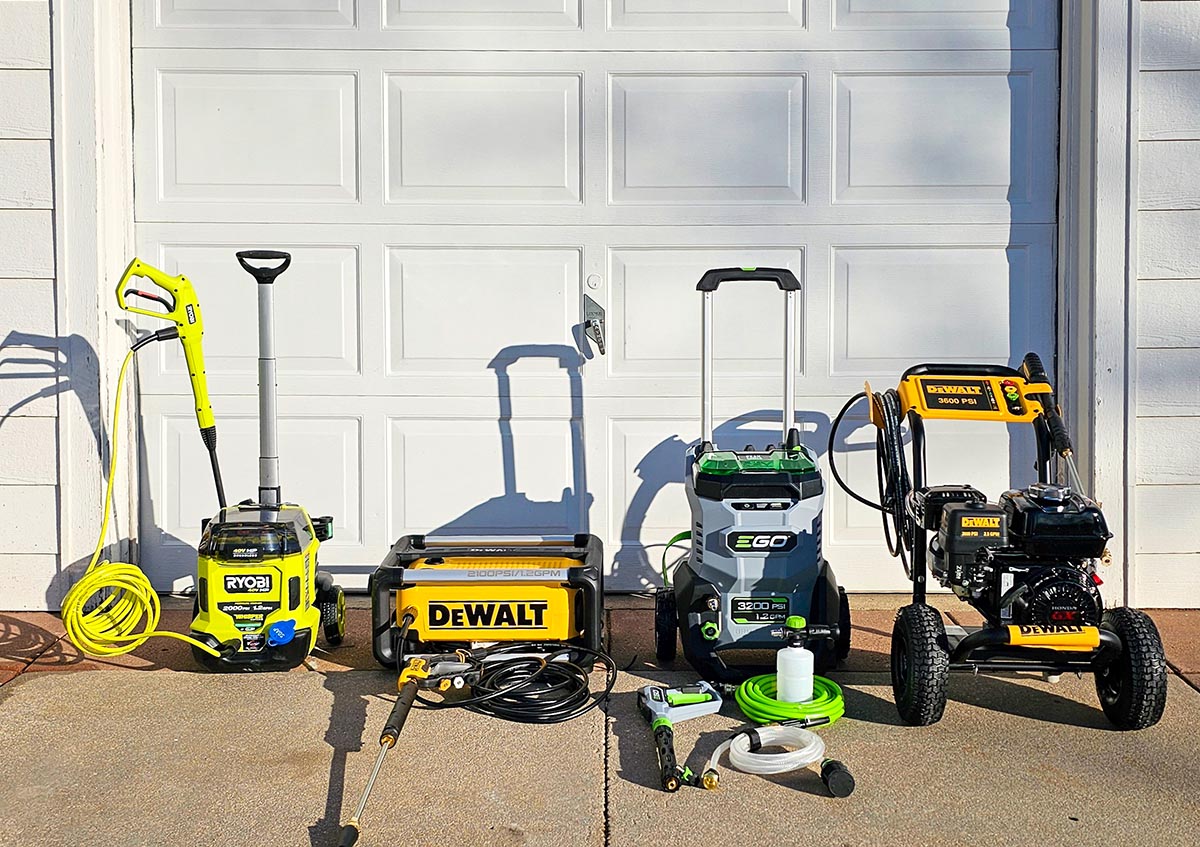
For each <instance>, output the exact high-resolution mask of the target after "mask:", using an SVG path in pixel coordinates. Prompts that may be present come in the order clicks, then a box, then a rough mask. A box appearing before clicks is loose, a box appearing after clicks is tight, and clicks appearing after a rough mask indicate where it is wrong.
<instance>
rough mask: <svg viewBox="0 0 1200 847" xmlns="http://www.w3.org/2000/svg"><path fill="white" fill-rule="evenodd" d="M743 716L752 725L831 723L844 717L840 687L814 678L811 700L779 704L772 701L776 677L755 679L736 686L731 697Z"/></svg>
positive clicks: (844, 711)
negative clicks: (811, 720) (808, 721)
mask: <svg viewBox="0 0 1200 847" xmlns="http://www.w3.org/2000/svg"><path fill="white" fill-rule="evenodd" d="M734 697H735V698H736V699H737V704H738V706H739V707H740V708H741V710H742V714H744V715H745V716H746V717H748V718H749V719H750V720H752V721H754V722H755V723H760V724H767V723H778V722H779V721H790V720H804V719H805V718H829V723H833V722H834V721H836V720H837V719H838V718H840V717H841V716H842V715H844V714H845V713H846V701H845V700H844V699H843V697H842V689H841V687H840V686H839V685H838V684H837V683H836V682H834V681H833V680H830V679H826V678H825V677H823V676H814V677H813V699H811V700H808V701H805V702H804V703H781V702H779V701H778V700H776V699H775V674H773V673H767V674H762V675H760V676H754V677H751V678H750V679H748V680H746V681H745V682H743V683H742V684H741V685H739V686H738V689H737V692H736V693H735V694H734Z"/></svg>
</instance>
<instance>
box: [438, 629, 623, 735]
mask: <svg viewBox="0 0 1200 847" xmlns="http://www.w3.org/2000/svg"><path fill="white" fill-rule="evenodd" d="M469 661H470V662H471V663H472V664H475V665H476V666H477V668H478V670H479V678H478V681H476V682H474V683H472V685H471V691H472V695H473V696H471V697H467V698H465V699H446V700H430V699H428V698H425V697H422V696H420V695H417V700H418V702H420V703H421V705H423V706H425V707H426V708H429V709H469V710H470V711H472V712H479V713H480V714H484V715H491V716H493V717H497V718H501V719H502V720H506V721H513V722H515V723H529V724H552V723H562V722H563V721H569V720H573V719H574V718H577V717H579V716H580V715H585V714H587V713H588V712H590V711H591V710H592V709H595V708H597V707H598V706H599V705H600V704H601V703H603V702H604V701H605V700H606V699H607V698H608V695H609V694H610V693H611V692H612V689H613V686H614V685H615V684H616V681H617V665H616V662H614V661H613V660H612V658H611V657H610V656H609V655H608V654H607V653H601V652H599V651H597V650H589V649H588V648H586V647H579V646H573V645H562V644H510V645H505V646H501V647H492V648H489V649H488V650H486V651H484V652H483V654H482V655H480V656H476V657H472V658H470V659H469ZM596 663H598V664H602V665H604V670H605V686H604V690H603V691H600V692H598V693H596V694H593V693H592V691H591V689H590V688H589V687H588V674H589V673H590V672H591V669H592V666H593V664H596Z"/></svg>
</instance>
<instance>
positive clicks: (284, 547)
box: [62, 250, 345, 670]
mask: <svg viewBox="0 0 1200 847" xmlns="http://www.w3.org/2000/svg"><path fill="white" fill-rule="evenodd" d="M237 258H238V261H239V262H240V263H241V265H242V267H243V268H245V269H246V270H247V271H249V272H250V273H251V274H252V275H253V276H254V277H255V279H256V280H257V281H258V283H259V285H258V302H259V424H260V433H261V442H262V457H261V458H260V460H259V468H260V472H261V482H260V486H259V497H258V502H257V503H255V502H252V501H250V500H247V501H245V502H243V503H240V504H238V505H237V506H227V505H226V500H225V489H224V484H223V483H222V480H221V469H220V464H219V463H218V461H217V428H216V423H215V420H214V418H213V413H212V406H211V404H210V402H209V398H208V384H207V375H206V372H205V366H204V353H203V347H202V343H201V341H202V338H203V336H204V321H203V317H202V314H201V311H200V303H199V300H198V299H197V297H196V292H195V290H194V288H193V287H192V284H191V282H190V281H189V280H188V279H187V277H186V276H183V275H179V276H170V275H169V274H166V273H164V272H163V271H161V270H159V269H157V268H154V267H152V266H150V265H148V264H146V263H145V262H142V261H141V260H139V259H134V260H133V261H132V262H130V263H129V266H128V267H127V268H126V269H125V273H124V274H123V275H122V276H121V280H120V282H119V283H118V284H117V291H116V296H117V304H118V305H119V306H120V307H121V308H122V309H123V310H125V311H128V312H131V313H133V314H138V315H144V316H146V317H150V318H154V319H157V320H166V321H170V322H171V324H172V326H169V327H166V328H165V329H160V330H158V331H157V332H152V333H149V334H147V335H144V336H142V337H141V338H139V339H138V340H137V341H136V342H135V343H134V344H133V346H132V348H131V349H130V351H129V353H128V355H127V356H126V357H125V361H124V362H123V363H122V365H121V370H120V375H119V376H118V378H117V391H116V397H115V403H114V405H115V410H114V412H113V428H112V431H113V433H114V440H113V447H112V450H111V454H112V455H111V459H110V462H111V464H110V468H109V474H108V485H107V488H106V491H105V499H104V517H103V520H102V526H101V530H100V538H99V539H98V541H97V543H96V550H95V552H94V553H93V555H92V560H91V563H90V564H89V566H88V569H87V571H86V572H85V573H84V574H83V576H82V578H81V579H80V580H79V581H78V582H77V583H75V584H74V585H73V586H72V587H71V590H70V591H69V592H68V594H67V596H66V598H65V599H64V600H63V608H62V615H63V622H64V624H65V627H66V630H67V635H68V637H70V639H71V641H72V642H73V643H74V644H75V645H76V646H77V647H78V648H79V649H80V650H82V651H83V652H85V653H87V654H89V655H93V656H114V655H119V654H122V653H128V652H129V651H131V650H134V649H136V648H137V647H138V646H140V645H141V644H143V643H144V642H145V641H146V639H147V638H150V637H154V636H164V637H170V638H177V639H181V640H183V641H186V642H188V643H189V644H190V645H191V648H192V653H193V655H194V656H195V658H196V660H197V661H198V662H200V663H201V664H202V665H204V666H205V667H208V668H209V669H212V670H239V669H241V670H260V669H283V668H290V667H295V666H296V665H298V664H300V663H301V662H302V661H303V660H304V659H305V657H306V656H308V654H309V652H310V651H311V650H312V648H313V646H314V645H315V643H316V638H317V632H318V630H320V631H322V632H323V634H324V636H325V640H326V642H327V643H329V644H331V645H332V644H337V643H339V642H340V641H341V640H342V637H343V635H344V633H345V598H344V596H343V594H342V590H341V588H339V587H338V586H337V585H334V583H333V580H332V578H331V577H330V576H329V575H328V574H324V573H321V572H319V571H318V570H317V550H318V547H319V545H320V542H321V541H325V540H327V539H328V538H329V537H331V535H332V523H333V519H332V518H330V517H320V518H314V519H310V518H309V516H308V513H307V512H306V511H305V510H304V509H303V508H302V507H300V506H296V505H293V504H284V503H282V502H281V500H280V496H279V470H278V464H279V459H278V453H277V450H276V435H275V433H276V414H275V353H274V349H275V347H274V325H273V301H272V296H271V295H272V283H274V281H275V279H276V278H277V277H278V276H279V275H280V274H281V273H283V272H284V270H286V269H287V266H288V264H289V263H290V262H291V257H290V256H289V255H288V254H286V253H279V252H276V251H267V250H258V251H245V252H242V253H239V254H237ZM249 260H254V261H278V262H279V264H277V265H274V266H271V267H259V266H255V265H252V264H250V262H249ZM134 278H145V279H148V280H150V281H151V282H152V283H154V285H156V286H157V287H158V288H159V289H160V290H161V293H156V292H153V291H144V290H141V289H139V288H135V287H131V283H132V281H133V280H134ZM130 297H137V298H139V299H142V300H146V301H148V302H150V303H156V304H158V305H160V306H162V307H163V309H164V311H156V310H153V309H144V308H139V307H136V306H133V305H130V303H129V299H128V298H130ZM175 338H178V339H179V341H180V343H181V344H182V345H183V353H184V360H185V362H186V364H187V369H188V376H189V378H190V380H191V386H192V395H193V398H194V399H195V406H196V422H197V423H198V424H199V427H200V434H201V437H202V439H203V441H204V445H205V448H206V449H207V451H208V454H209V459H210V463H211V465H212V471H213V480H214V483H215V485H216V492H217V502H218V504H219V506H220V512H219V513H218V515H217V517H216V518H214V519H212V520H206V521H204V524H203V529H202V534H201V538H200V546H199V558H198V562H197V571H198V573H197V581H196V599H195V605H194V620H193V621H192V626H191V634H190V635H183V634H181V633H176V632H169V631H164V630H159V629H158V628H157V627H158V620H159V614H160V605H159V599H158V595H157V593H156V592H155V591H154V588H153V586H152V585H151V584H150V581H149V579H147V578H146V575H145V574H144V573H143V572H142V571H141V569H139V568H138V567H137V566H136V565H133V564H129V563H124V562H110V561H107V560H105V561H101V559H100V556H101V553H102V551H103V549H104V544H105V540H106V537H107V531H108V519H109V515H110V513H111V506H112V490H113V481H114V479H115V477H116V466H117V450H116V441H115V433H117V432H118V431H119V426H118V425H119V421H120V409H121V393H122V389H123V387H124V382H125V374H126V371H127V370H128V367H129V363H130V362H131V361H132V359H133V356H134V354H135V352H136V351H137V350H139V349H141V348H142V347H144V346H146V345H147V344H150V343H152V342H155V341H167V340H171V339H175Z"/></svg>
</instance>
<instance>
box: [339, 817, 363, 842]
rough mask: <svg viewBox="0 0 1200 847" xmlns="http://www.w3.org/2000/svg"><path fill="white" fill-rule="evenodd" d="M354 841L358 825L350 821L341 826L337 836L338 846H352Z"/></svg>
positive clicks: (356, 838) (356, 839)
mask: <svg viewBox="0 0 1200 847" xmlns="http://www.w3.org/2000/svg"><path fill="white" fill-rule="evenodd" d="M356 841H358V827H356V826H355V825H354V824H351V823H348V824H346V825H345V826H344V827H342V832H341V835H340V836H339V837H338V847H354V843H355V842H356Z"/></svg>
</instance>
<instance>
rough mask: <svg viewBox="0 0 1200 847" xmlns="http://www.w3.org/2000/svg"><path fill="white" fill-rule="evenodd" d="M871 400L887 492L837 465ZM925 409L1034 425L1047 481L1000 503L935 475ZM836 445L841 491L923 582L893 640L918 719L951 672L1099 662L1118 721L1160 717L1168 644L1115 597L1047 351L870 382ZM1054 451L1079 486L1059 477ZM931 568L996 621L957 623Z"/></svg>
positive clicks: (938, 697) (900, 701)
mask: <svg viewBox="0 0 1200 847" xmlns="http://www.w3.org/2000/svg"><path fill="white" fill-rule="evenodd" d="M864 397H865V398H866V399H867V400H868V401H869V405H870V417H871V422H872V423H873V424H874V425H875V426H876V427H877V429H878V432H877V434H876V454H877V460H878V467H879V502H878V503H876V502H872V501H871V500H869V499H868V498H866V497H863V496H861V495H860V494H858V493H856V492H854V491H852V490H851V489H850V488H849V487H848V486H847V485H846V483H845V482H844V481H843V480H842V478H841V476H840V475H839V474H838V472H837V467H836V465H834V463H833V458H834V453H833V450H834V443H835V439H836V437H837V432H838V429H839V428H840V426H841V423H842V419H843V418H844V417H845V415H846V413H847V412H848V411H849V410H850V408H851V407H852V406H854V405H855V404H856V403H857V402H859V401H860V400H862V399H863V398H864ZM926 420H960V421H989V422H995V423H1006V424H1031V425H1032V427H1033V431H1034V436H1035V439H1036V443H1037V460H1036V463H1035V469H1036V474H1037V482H1035V483H1033V484H1031V485H1029V486H1027V487H1026V488H1023V489H1015V490H1011V491H1007V492H1005V493H1003V494H1001V495H1000V498H999V501H998V502H996V503H991V502H988V499H987V496H986V495H985V494H984V493H983V492H981V491H979V490H978V489H975V488H973V487H971V486H970V485H929V484H928V483H927V481H926V469H925V421H926ZM904 424H907V429H908V435H909V436H910V438H911V447H910V448H909V449H908V450H906V449H905V438H904V431H903V428H902V427H903V425H904ZM829 456H830V465H831V467H832V468H833V472H834V477H835V478H836V479H837V481H838V483H839V484H840V485H841V486H842V488H844V489H845V490H846V492H847V493H848V494H849V495H850V496H851V497H853V498H854V499H855V500H857V501H858V502H860V503H863V504H864V505H866V506H869V507H871V508H873V509H876V510H878V511H880V512H882V513H883V527H884V535H885V537H886V539H887V541H888V546H889V550H890V551H891V553H892V555H894V556H898V557H899V558H900V559H901V561H902V562H903V564H904V569H905V572H906V574H907V575H908V577H909V578H910V579H911V580H912V603H911V604H910V605H908V606H904V607H903V608H901V609H900V611H899V613H898V614H897V615H896V622H895V626H894V628H893V630H892V650H891V668H892V689H893V693H894V695H895V699H896V707H897V709H898V710H899V712H900V717H901V718H903V719H904V720H905V721H906V722H907V723H910V724H914V725H927V724H932V723H936V722H937V721H938V720H940V719H941V717H942V712H943V710H944V709H945V706H946V677H947V674H948V673H949V672H950V671H966V672H970V673H979V672H981V671H990V672H997V671H998V672H1003V671H1035V672H1041V673H1044V674H1047V675H1055V674H1060V673H1064V672H1075V673H1092V674H1094V675H1095V679H1096V690H1097V693H1098V694H1099V697H1100V704H1101V706H1102V707H1103V709H1104V714H1105V715H1107V716H1108V718H1109V720H1111V721H1112V722H1113V724H1115V725H1116V726H1117V727H1118V728H1120V729H1141V728H1143V727H1148V726H1152V725H1154V724H1155V723H1157V722H1158V720H1159V718H1160V717H1161V716H1162V713H1163V707H1164V705H1165V703H1166V697H1167V668H1166V659H1165V657H1164V655H1163V647H1162V641H1161V639H1160V638H1159V634H1158V630H1157V629H1156V628H1155V626H1154V622H1153V621H1152V620H1151V619H1150V617H1149V616H1148V615H1146V614H1145V613H1144V612H1140V611H1137V610H1135V609H1129V608H1115V609H1105V608H1104V604H1103V601H1102V599H1101V597H1100V592H1099V590H1098V588H1097V586H1098V585H1099V584H1100V581H1101V580H1100V577H1099V575H1098V574H1097V571H1096V562H1097V561H1098V560H1100V559H1102V558H1103V557H1104V556H1105V555H1106V550H1105V545H1106V544H1107V542H1108V540H1109V539H1110V538H1111V537H1112V533H1110V532H1109V530H1108V526H1107V524H1106V523H1105V520H1104V515H1103V513H1102V512H1101V511H1100V506H1099V505H1098V504H1097V503H1095V502H1094V501H1093V500H1091V499H1090V498H1089V497H1087V496H1086V494H1085V493H1084V487H1083V484H1082V481H1081V480H1080V477H1079V472H1078V471H1077V469H1076V467H1075V461H1074V451H1073V448H1072V445H1071V439H1070V437H1069V434H1068V431H1067V427H1066V424H1065V422H1064V421H1063V419H1062V414H1061V412H1060V410H1059V407H1058V402H1057V401H1056V399H1055V397H1054V392H1053V389H1052V388H1051V386H1050V381H1049V379H1048V378H1047V375H1046V371H1045V369H1044V368H1043V366H1042V363H1041V360H1040V359H1039V358H1038V356H1037V355H1036V354H1034V353H1028V354H1026V355H1025V359H1024V361H1023V362H1022V365H1021V368H1020V370H1015V369H1013V368H1008V367H1004V366H1000V365H981V364H924V365H917V366H915V367H911V368H909V369H908V370H907V371H905V372H904V374H903V376H902V377H901V378H900V384H899V386H898V387H897V388H894V389H888V390H887V391H884V392H881V393H878V392H872V391H871V387H870V385H867V386H866V387H865V389H864V391H863V392H862V393H860V394H857V395H855V396H854V397H852V398H851V399H850V401H849V402H847V404H846V405H845V407H843V409H842V411H841V412H840V413H839V414H838V416H837V418H836V419H835V421H834V424H833V428H832V431H831V432H830V435H829ZM1056 458H1057V459H1059V460H1061V462H1062V465H1063V467H1064V470H1065V477H1066V483H1067V484H1059V483H1058V482H1057V481H1056V479H1055V473H1054V471H1055V467H1054V465H1055V461H1056ZM910 469H911V470H910ZM931 534H932V536H933V537H932V538H930V535H931ZM929 571H932V572H933V575H934V577H935V578H936V579H937V580H938V582H940V583H941V584H942V585H943V586H945V587H947V588H949V589H951V590H952V591H953V592H954V593H955V595H957V596H958V597H959V598H960V599H961V600H964V601H966V602H967V603H969V604H970V605H971V606H973V607H974V608H975V609H976V610H978V611H979V613H980V614H982V615H983V617H984V619H985V621H986V623H985V625H984V626H983V627H972V628H961V629H960V628H955V631H948V630H947V627H946V626H945V625H944V624H943V622H942V616H941V614H940V613H939V612H938V611H937V610H936V609H934V608H933V607H932V606H930V605H928V604H927V603H926V602H925V591H926V578H927V573H928V572H929Z"/></svg>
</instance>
